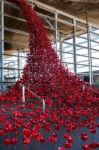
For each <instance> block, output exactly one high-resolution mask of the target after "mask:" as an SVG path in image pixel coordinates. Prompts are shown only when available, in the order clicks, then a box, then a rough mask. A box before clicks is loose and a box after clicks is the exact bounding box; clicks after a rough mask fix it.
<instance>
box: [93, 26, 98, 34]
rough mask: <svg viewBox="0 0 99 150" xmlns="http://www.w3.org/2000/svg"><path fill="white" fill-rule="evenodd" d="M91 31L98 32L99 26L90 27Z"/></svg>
mask: <svg viewBox="0 0 99 150" xmlns="http://www.w3.org/2000/svg"><path fill="white" fill-rule="evenodd" d="M91 31H92V32H94V33H97V34H98V33H99V28H97V27H91Z"/></svg>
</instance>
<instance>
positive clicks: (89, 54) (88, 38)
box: [86, 12, 93, 85]
mask: <svg viewBox="0 0 99 150" xmlns="http://www.w3.org/2000/svg"><path fill="white" fill-rule="evenodd" d="M86 22H87V41H88V65H89V83H90V85H92V84H93V75H92V52H91V35H90V32H91V27H90V25H89V22H88V13H87V12H86Z"/></svg>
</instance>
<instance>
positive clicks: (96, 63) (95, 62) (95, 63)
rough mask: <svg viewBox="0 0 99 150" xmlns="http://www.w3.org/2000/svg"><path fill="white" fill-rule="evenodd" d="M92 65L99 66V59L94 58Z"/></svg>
mask: <svg viewBox="0 0 99 150" xmlns="http://www.w3.org/2000/svg"><path fill="white" fill-rule="evenodd" d="M92 66H99V59H94V58H92ZM98 70H99V68H98Z"/></svg>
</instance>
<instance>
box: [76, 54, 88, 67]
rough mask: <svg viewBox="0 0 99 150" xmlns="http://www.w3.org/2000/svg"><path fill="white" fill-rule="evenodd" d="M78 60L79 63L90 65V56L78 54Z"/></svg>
mask: <svg viewBox="0 0 99 150" xmlns="http://www.w3.org/2000/svg"><path fill="white" fill-rule="evenodd" d="M76 61H77V64H84V65H88V57H84V56H78V55H77V56H76Z"/></svg>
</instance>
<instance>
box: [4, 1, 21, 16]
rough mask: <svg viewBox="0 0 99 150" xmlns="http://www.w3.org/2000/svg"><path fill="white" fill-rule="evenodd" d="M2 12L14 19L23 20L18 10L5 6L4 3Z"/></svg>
mask: <svg viewBox="0 0 99 150" xmlns="http://www.w3.org/2000/svg"><path fill="white" fill-rule="evenodd" d="M4 12H5V13H6V14H9V15H12V16H14V17H20V18H23V15H22V13H21V12H20V9H19V8H16V7H14V5H10V4H7V3H6V2H5V3H4Z"/></svg>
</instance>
